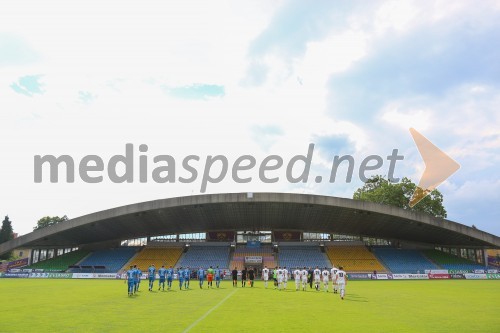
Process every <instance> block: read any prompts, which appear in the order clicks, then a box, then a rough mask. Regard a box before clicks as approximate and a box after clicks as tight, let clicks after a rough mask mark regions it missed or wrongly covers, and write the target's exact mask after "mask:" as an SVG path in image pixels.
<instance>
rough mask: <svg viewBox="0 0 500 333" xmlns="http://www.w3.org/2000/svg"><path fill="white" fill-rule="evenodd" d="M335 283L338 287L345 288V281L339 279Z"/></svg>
mask: <svg viewBox="0 0 500 333" xmlns="http://www.w3.org/2000/svg"><path fill="white" fill-rule="evenodd" d="M337 285H338V286H339V288H340V289H345V281H339V282H337Z"/></svg>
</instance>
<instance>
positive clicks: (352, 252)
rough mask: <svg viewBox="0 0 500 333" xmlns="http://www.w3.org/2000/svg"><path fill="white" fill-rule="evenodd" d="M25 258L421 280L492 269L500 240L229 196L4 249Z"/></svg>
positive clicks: (316, 200)
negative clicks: (419, 276) (432, 273)
mask: <svg viewBox="0 0 500 333" xmlns="http://www.w3.org/2000/svg"><path fill="white" fill-rule="evenodd" d="M21 248H23V249H28V250H29V256H30V257H29V260H26V261H27V263H28V261H29V263H28V264H29V266H26V267H25V268H28V269H36V270H43V271H61V272H63V271H65V272H81V273H86V272H103V273H116V272H120V271H121V270H122V269H123V268H124V267H125V266H128V265H138V266H139V267H141V268H143V269H146V268H147V267H148V266H149V265H151V264H155V266H158V267H159V266H161V265H165V266H174V267H180V266H182V267H191V268H193V269H194V268H198V267H205V268H207V267H209V266H214V267H215V266H219V267H220V268H223V269H233V268H234V267H237V269H242V268H243V267H245V266H251V267H254V268H257V269H258V270H260V269H261V268H262V267H263V266H264V265H266V266H268V267H275V266H277V265H279V266H287V267H288V268H293V267H297V266H300V267H304V266H306V267H315V266H320V267H331V266H332V265H335V266H337V267H338V266H344V268H345V270H346V271H348V272H351V273H359V272H365V273H371V272H373V271H377V272H382V273H418V272H424V271H426V270H436V269H449V270H464V271H474V270H477V269H488V268H490V266H488V262H489V263H490V265H497V264H498V262H499V259H498V258H499V254H498V249H500V238H499V237H498V236H495V235H492V234H489V233H486V232H484V231H481V230H478V229H475V228H471V227H468V226H466V225H463V224H460V223H457V222H453V221H449V220H446V219H441V218H435V217H432V216H429V215H427V214H424V213H417V212H412V211H408V210H404V209H400V208H396V207H390V206H386V205H381V204H375V203H370V202H362V201H356V200H351V199H344V198H336V197H328V196H319V195H309V194H291V193H224V194H208V195H195V196H187V197H178V198H170V199H163V200H156V201H149V202H142V203H137V204H132V205H128V206H123V207H118V208H113V209H109V210H105V211H101V212H96V213H93V214H89V215H85V216H82V217H78V218H75V219H72V220H69V221H66V222H64V223H60V224H56V225H53V226H50V227H46V228H43V229H38V230H35V231H33V232H31V233H29V234H26V235H23V236H20V237H18V238H16V239H13V240H11V241H8V242H5V243H2V244H0V254H3V253H7V252H10V251H12V250H15V249H21ZM4 266H5V265H4ZM495 267H496V266H495Z"/></svg>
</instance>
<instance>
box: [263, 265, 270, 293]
mask: <svg viewBox="0 0 500 333" xmlns="http://www.w3.org/2000/svg"><path fill="white" fill-rule="evenodd" d="M262 279H263V280H264V288H266V289H267V281H268V280H269V268H267V266H264V269H263V270H262Z"/></svg>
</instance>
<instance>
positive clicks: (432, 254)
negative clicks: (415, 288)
mask: <svg viewBox="0 0 500 333" xmlns="http://www.w3.org/2000/svg"><path fill="white" fill-rule="evenodd" d="M423 253H424V255H425V256H426V257H427V258H429V259H430V260H432V261H433V262H434V263H436V264H437V265H438V266H440V268H443V269H449V270H462V271H467V270H469V271H473V270H478V269H479V270H480V269H485V267H484V266H483V265H481V264H478V263H476V262H473V261H470V260H467V259H464V258H460V257H457V256H454V255H452V254H448V253H446V252H442V251H438V250H424V251H423Z"/></svg>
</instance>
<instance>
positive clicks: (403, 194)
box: [353, 175, 447, 218]
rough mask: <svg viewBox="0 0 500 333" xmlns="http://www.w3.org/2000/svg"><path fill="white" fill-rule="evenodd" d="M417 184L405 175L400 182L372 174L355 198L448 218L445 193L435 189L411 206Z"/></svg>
mask: <svg viewBox="0 0 500 333" xmlns="http://www.w3.org/2000/svg"><path fill="white" fill-rule="evenodd" d="M416 188H417V185H415V183H413V182H412V181H411V180H410V179H408V178H406V177H404V178H403V179H401V182H399V183H391V182H390V181H389V180H387V179H386V178H384V177H383V176H380V175H375V176H372V177H371V178H370V179H368V181H366V183H365V184H364V185H363V186H362V187H360V188H358V189H357V190H356V192H354V195H353V199H356V200H362V201H370V202H376V203H381V204H385V205H390V206H396V207H400V208H404V209H408V210H411V211H417V212H424V213H427V214H431V215H433V216H435V217H441V218H446V216H447V214H446V209H445V208H444V206H443V195H442V194H441V192H439V191H438V190H436V189H435V190H433V191H432V192H431V193H429V195H428V196H426V197H425V198H424V199H422V200H421V201H420V202H419V203H418V204H416V205H415V206H413V207H410V198H411V197H412V195H413V192H414V191H415V189H416Z"/></svg>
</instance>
